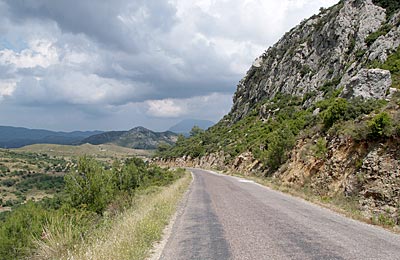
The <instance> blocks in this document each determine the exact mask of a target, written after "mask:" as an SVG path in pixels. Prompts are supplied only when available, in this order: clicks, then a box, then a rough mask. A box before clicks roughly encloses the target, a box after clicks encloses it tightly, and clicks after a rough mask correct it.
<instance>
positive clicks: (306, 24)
mask: <svg viewBox="0 0 400 260" xmlns="http://www.w3.org/2000/svg"><path fill="white" fill-rule="evenodd" d="M385 8H387V10H386V9H385ZM399 8H400V5H399V4H398V2H397V1H391V0H387V1H385V0H381V1H379V0H377V1H375V0H374V1H372V0H365V1H360V0H346V1H340V2H339V3H338V4H337V5H335V6H333V7H331V8H329V9H324V10H321V13H320V14H318V15H314V16H312V17H311V18H310V19H307V20H304V21H303V22H302V23H301V24H300V25H298V26H297V27H295V28H293V29H292V30H291V31H290V32H288V33H287V34H285V35H284V36H283V37H282V39H280V40H279V41H278V42H277V43H276V44H275V45H274V46H273V47H271V48H269V49H268V50H267V51H266V52H265V53H264V54H263V55H261V56H260V57H259V58H257V59H256V61H255V62H254V64H253V65H252V67H251V68H250V69H249V71H248V72H247V74H246V76H245V77H244V78H243V79H242V80H241V81H240V83H239V85H238V88H237V91H236V93H235V95H234V103H233V106H232V109H231V111H230V113H229V114H228V115H226V116H225V117H224V118H223V119H222V120H221V121H220V122H219V123H217V124H216V125H215V126H213V127H211V128H210V129H208V130H207V131H205V132H204V133H198V134H197V135H195V136H192V137H190V138H187V139H183V140H179V141H178V142H177V144H176V146H174V147H172V148H170V149H167V150H163V151H159V154H158V156H159V157H161V158H162V159H161V162H162V163H165V164H168V165H179V166H190V167H193V166H197V167H203V168H217V169H219V170H226V171H231V172H241V173H243V174H249V175H251V174H255V175H258V176H267V177H270V178H272V179H273V180H274V182H275V183H278V184H280V185H286V186H289V187H291V188H295V189H301V190H302V191H304V192H305V193H307V194H308V195H310V196H319V197H320V198H321V199H323V200H324V201H338V200H340V199H343V201H344V204H345V205H344V206H343V207H347V206H348V204H351V205H354V207H355V209H354V210H358V211H360V212H361V214H362V215H364V216H365V217H367V218H369V219H370V221H372V222H379V223H381V224H383V225H392V226H393V225H400V209H399V205H398V201H400V192H399V191H400V170H399V169H400V165H399V160H398V159H399V158H400V157H399V156H400V155H399V151H398V147H399V146H400V91H399V89H400V47H399V45H400V27H399V25H400V12H399Z"/></svg>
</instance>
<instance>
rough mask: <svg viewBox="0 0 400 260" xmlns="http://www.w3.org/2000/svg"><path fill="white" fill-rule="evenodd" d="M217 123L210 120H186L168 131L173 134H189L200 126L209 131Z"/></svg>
mask: <svg viewBox="0 0 400 260" xmlns="http://www.w3.org/2000/svg"><path fill="white" fill-rule="evenodd" d="M214 124H215V123H214V122H212V121H209V120H196V119H185V120H183V121H181V122H179V123H178V124H176V125H174V126H172V127H171V128H170V129H168V130H169V131H171V132H174V133H178V134H185V135H187V134H189V133H190V130H192V128H193V126H198V127H200V128H201V129H204V130H207V129H208V128H209V127H211V126H213V125H214Z"/></svg>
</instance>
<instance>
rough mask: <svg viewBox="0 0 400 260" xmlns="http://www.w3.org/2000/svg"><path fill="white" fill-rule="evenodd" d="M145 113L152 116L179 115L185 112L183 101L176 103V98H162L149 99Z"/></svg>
mask: <svg viewBox="0 0 400 260" xmlns="http://www.w3.org/2000/svg"><path fill="white" fill-rule="evenodd" d="M146 103H147V105H148V110H147V114H148V115H150V116H154V117H180V116H182V115H184V114H186V113H187V109H186V108H185V104H184V103H185V102H183V103H181V104H178V103H179V101H178V100H173V99H163V100H149V101H147V102H146Z"/></svg>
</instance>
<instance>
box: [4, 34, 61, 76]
mask: <svg viewBox="0 0 400 260" xmlns="http://www.w3.org/2000/svg"><path fill="white" fill-rule="evenodd" d="M0 63H1V64H4V65H12V66H15V67H16V68H18V69H21V68H34V67H36V66H40V67H43V68H47V67H49V66H50V65H53V64H56V63H58V53H57V50H56V48H55V47H54V46H53V43H52V42H50V41H48V40H43V39H40V40H34V41H32V42H30V43H29V48H28V49H24V50H22V51H20V52H15V51H13V50H10V49H4V50H1V51H0Z"/></svg>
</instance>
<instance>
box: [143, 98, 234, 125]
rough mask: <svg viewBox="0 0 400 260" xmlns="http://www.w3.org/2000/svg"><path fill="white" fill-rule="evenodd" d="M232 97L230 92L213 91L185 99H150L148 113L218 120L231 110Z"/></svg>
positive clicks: (154, 115)
mask: <svg viewBox="0 0 400 260" xmlns="http://www.w3.org/2000/svg"><path fill="white" fill-rule="evenodd" d="M231 99H232V98H231V95H230V94H219V93H212V94H210V95H206V96H197V97H192V98H184V99H163V100H149V101H147V102H146V105H147V114H148V115H149V116H153V117H160V118H175V117H181V116H186V115H191V116H192V117H194V118H199V119H209V120H214V121H216V120H218V119H220V118H221V117H222V116H223V115H225V114H227V113H228V112H229V110H228V109H229V107H230V105H231V104H232V102H231Z"/></svg>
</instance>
